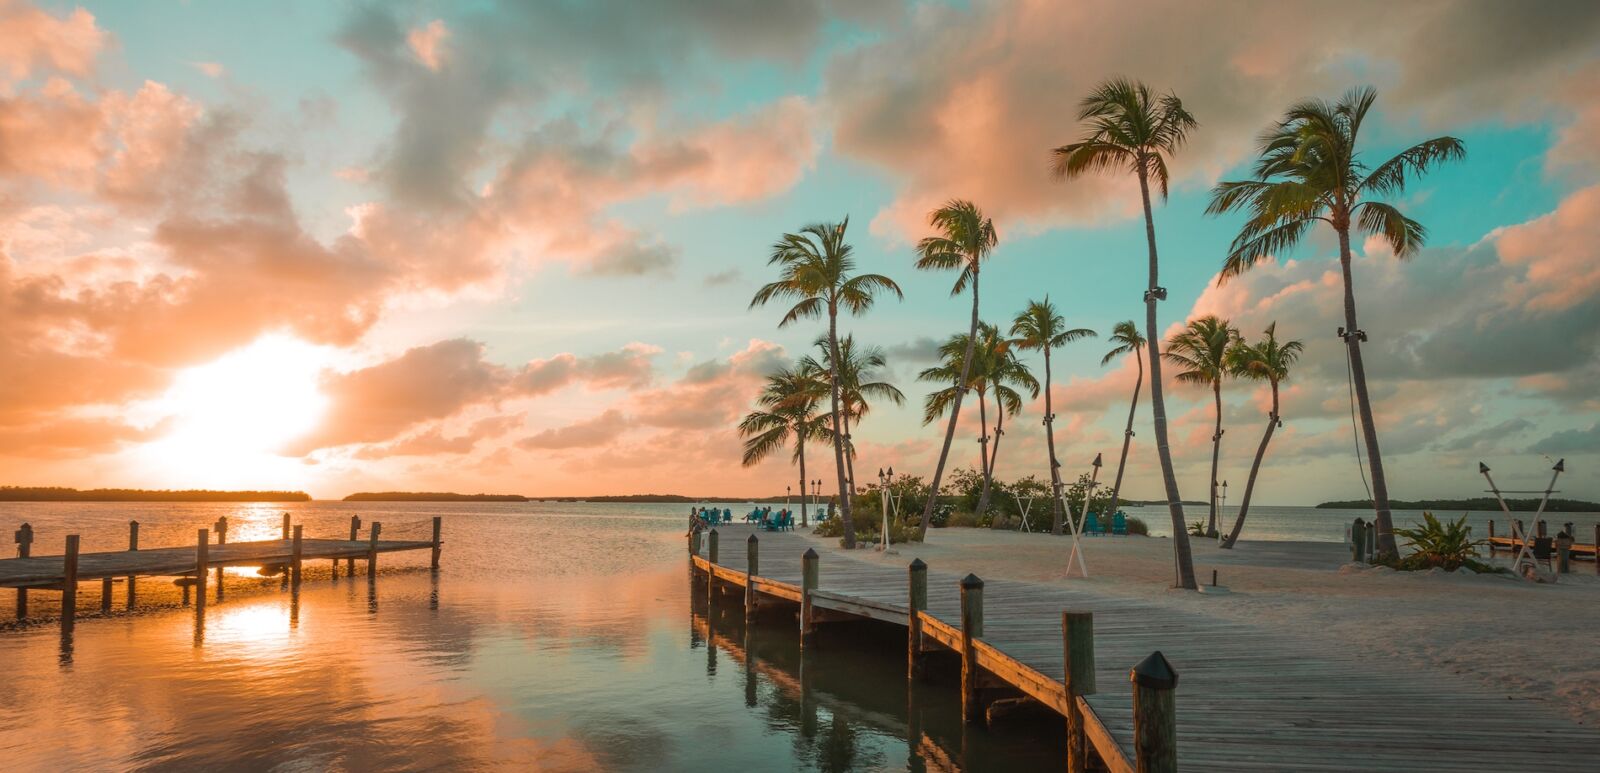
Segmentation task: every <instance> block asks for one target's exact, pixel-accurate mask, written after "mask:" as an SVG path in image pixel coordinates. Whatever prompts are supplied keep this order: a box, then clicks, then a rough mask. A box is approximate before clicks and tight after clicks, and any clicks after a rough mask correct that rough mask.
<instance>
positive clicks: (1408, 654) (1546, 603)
mask: <svg viewBox="0 0 1600 773" xmlns="http://www.w3.org/2000/svg"><path fill="white" fill-rule="evenodd" d="M812 539H813V540H815V541H816V542H817V543H818V544H819V545H820V546H821V547H825V548H827V549H828V550H830V551H832V552H834V553H836V554H839V555H841V556H846V555H847V556H848V557H849V558H851V559H853V560H859V561H869V562H890V563H895V564H904V563H908V562H910V561H911V560H912V558H921V559H922V560H923V561H926V562H927V563H928V564H929V566H930V567H931V568H934V569H936V570H940V571H947V572H961V573H965V572H973V573H976V574H977V575H979V576H980V577H983V578H985V579H1010V580H1021V581H1031V582H1040V583H1049V584H1056V583H1071V584H1072V585H1074V587H1076V588H1078V589H1080V590H1085V589H1086V590H1088V591H1090V592H1092V593H1095V594H1104V596H1105V597H1107V598H1117V597H1137V598H1141V599H1144V600H1147V601H1152V602H1155V603H1159V604H1163V605H1168V606H1171V607H1173V608H1175V609H1184V610H1186V611H1190V612H1193V611H1205V612H1207V613H1209V614H1214V615H1217V616H1219V617H1223V618H1227V619H1230V620H1236V621H1239V622H1244V623H1250V624H1254V625H1260V626H1263V627H1265V628H1270V629H1273V630H1274V631H1277V632H1281V633H1287V634H1291V635H1299V636H1305V637H1309V638H1315V639H1317V640H1318V641H1320V642H1322V643H1323V644H1324V646H1327V647H1330V648H1349V649H1353V650H1356V651H1360V652H1365V653H1368V654H1369V655H1370V656H1371V657H1373V658H1378V659H1381V660H1383V661H1386V662H1387V663H1388V664H1389V665H1390V666H1395V665H1401V666H1404V667H1406V668H1413V669H1419V670H1423V671H1434V672H1437V673H1440V674H1454V675H1456V676H1457V677H1458V678H1465V679H1470V680H1475V681H1477V682H1479V683H1481V684H1482V685H1484V686H1486V687H1488V688H1490V689H1494V690H1503V691H1504V693H1505V695H1506V697H1507V699H1508V700H1511V701H1538V702H1542V703H1545V704H1547V705H1549V706H1551V707H1552V708H1555V709H1557V710H1559V711H1561V712H1562V713H1564V714H1566V715H1568V716H1570V717H1572V718H1573V720H1574V721H1576V722H1578V723H1579V724H1582V725H1584V726H1587V727H1594V726H1597V725H1600V660H1597V659H1596V658H1595V657H1594V656H1593V652H1594V635H1595V631H1597V630H1600V576H1596V575H1595V573H1594V565H1593V564H1590V563H1578V564H1574V573H1573V574H1568V575H1564V576H1562V577H1561V578H1560V581H1559V582H1558V583H1556V584H1554V585H1532V584H1529V583H1526V582H1524V581H1521V580H1517V579H1514V578H1512V577H1511V576H1509V575H1475V574H1470V573H1466V572H1460V573H1444V572H1438V573H1401V572H1394V571H1391V570H1389V569H1386V568H1373V567H1361V566H1356V565H1347V564H1349V562H1348V556H1347V553H1346V548H1345V547H1344V546H1343V545H1340V544H1337V543H1328V542H1240V543H1239V545H1238V546H1237V547H1236V548H1235V549H1233V550H1221V549H1219V548H1217V546H1216V545H1215V543H1214V542H1212V541H1210V540H1194V541H1193V543H1192V545H1193V550H1194V559H1195V571H1196V574H1197V575H1198V576H1199V577H1201V578H1202V581H1203V582H1205V583H1209V582H1210V578H1211V573H1212V570H1216V571H1217V572H1218V577H1219V580H1218V581H1219V584H1221V585H1223V586H1226V587H1227V588H1228V590H1229V592H1228V593H1226V594H1221V595H1211V594H1203V593H1190V592H1184V591H1177V590H1173V589H1171V588H1170V587H1169V586H1170V585H1171V584H1172V581H1171V574H1172V560H1171V550H1172V542H1171V541H1170V540H1168V539H1162V538H1148V537H1116V538H1113V537H1095V538H1085V544H1086V552H1087V558H1088V564H1089V572H1090V577H1089V578H1088V579H1084V578H1083V577H1081V575H1079V574H1078V572H1077V570H1076V568H1074V572H1073V575H1072V576H1071V577H1068V576H1067V574H1066V562H1067V556H1068V551H1069V550H1070V549H1071V544H1072V543H1071V540H1070V538H1067V537H1052V536H1050V535H1040V534H1024V533H1018V532H1012V531H993V530H989V529H959V528H956V529H936V530H932V531H930V532H929V534H928V541H927V542H926V543H923V544H910V545H895V546H894V549H893V550H892V551H890V553H889V554H888V555H884V554H882V553H878V552H875V551H873V550H871V549H863V550H855V551H843V550H841V549H839V548H838V547H837V540H836V539H824V538H819V537H812ZM1498 560H1499V562H1500V563H1502V564H1509V559H1507V558H1504V557H1502V558H1500V559H1498ZM1179 668H1181V664H1180V665H1179Z"/></svg>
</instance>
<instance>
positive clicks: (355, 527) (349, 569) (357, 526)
mask: <svg viewBox="0 0 1600 773" xmlns="http://www.w3.org/2000/svg"><path fill="white" fill-rule="evenodd" d="M360 537H361V516H359V515H352V516H350V541H351V542H355V541H356V540H357V539H360ZM344 573H345V576H347V577H354V576H356V560H355V559H354V558H346V559H345V560H344Z"/></svg>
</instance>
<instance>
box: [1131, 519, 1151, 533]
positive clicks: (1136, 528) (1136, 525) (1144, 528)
mask: <svg viewBox="0 0 1600 773" xmlns="http://www.w3.org/2000/svg"><path fill="white" fill-rule="evenodd" d="M1128 533H1129V534H1137V535H1139V536H1141V537H1148V536H1150V524H1148V523H1145V522H1144V519H1142V518H1132V517H1130V518H1128Z"/></svg>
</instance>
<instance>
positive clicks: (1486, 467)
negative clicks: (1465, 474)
mask: <svg viewBox="0 0 1600 773" xmlns="http://www.w3.org/2000/svg"><path fill="white" fill-rule="evenodd" d="M1488 471H1489V465H1487V464H1484V463H1483V462H1478V472H1479V474H1482V473H1485V472H1488Z"/></svg>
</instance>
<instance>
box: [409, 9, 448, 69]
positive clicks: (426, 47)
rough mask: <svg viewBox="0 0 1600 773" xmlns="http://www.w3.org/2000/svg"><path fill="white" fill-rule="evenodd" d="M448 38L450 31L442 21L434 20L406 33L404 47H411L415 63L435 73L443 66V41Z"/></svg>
mask: <svg viewBox="0 0 1600 773" xmlns="http://www.w3.org/2000/svg"><path fill="white" fill-rule="evenodd" d="M449 37H450V29H449V28H448V27H446V26H444V21H442V20H440V19H434V20H433V21H430V22H428V23H427V24H424V25H422V26H421V27H415V28H413V29H412V30H411V31H410V32H408V33H406V45H408V46H410V47H411V53H413V54H415V55H416V57H417V61H419V62H421V63H422V65H423V66H424V67H427V68H428V69H430V70H433V71H435V72H437V71H438V70H439V68H440V67H441V66H443V65H444V54H445V47H444V46H445V40H446V39H447V38H449Z"/></svg>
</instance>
